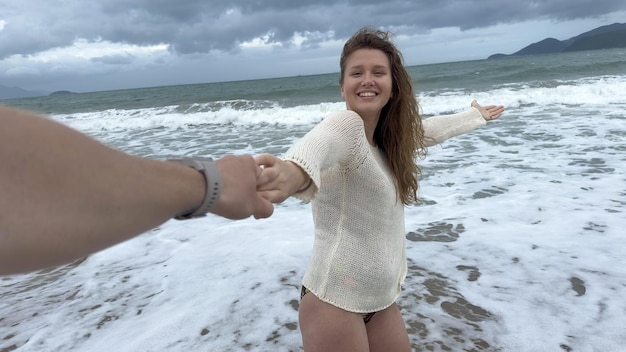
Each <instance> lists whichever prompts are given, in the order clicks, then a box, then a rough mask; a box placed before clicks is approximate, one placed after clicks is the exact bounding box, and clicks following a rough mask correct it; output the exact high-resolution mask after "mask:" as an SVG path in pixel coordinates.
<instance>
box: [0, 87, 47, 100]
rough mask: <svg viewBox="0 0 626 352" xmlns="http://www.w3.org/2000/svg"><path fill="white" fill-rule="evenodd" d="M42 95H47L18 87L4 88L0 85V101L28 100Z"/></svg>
mask: <svg viewBox="0 0 626 352" xmlns="http://www.w3.org/2000/svg"><path fill="white" fill-rule="evenodd" d="M44 95H48V92H36V91H31V90H26V89H22V88H19V87H6V86H3V85H0V99H17V98H29V97H40V96H44Z"/></svg>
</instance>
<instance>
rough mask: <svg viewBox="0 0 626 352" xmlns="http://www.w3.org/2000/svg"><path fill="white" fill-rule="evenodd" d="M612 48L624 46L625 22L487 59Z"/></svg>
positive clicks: (550, 40) (547, 40) (535, 44)
mask: <svg viewBox="0 0 626 352" xmlns="http://www.w3.org/2000/svg"><path fill="white" fill-rule="evenodd" d="M613 48H626V23H614V24H611V25H608V26H602V27H598V28H596V29H593V30H591V31H589V32H585V33H583V34H580V35H577V36H575V37H572V38H570V39H567V40H558V39H554V38H546V39H544V40H542V41H540V42H537V43H533V44H530V45H528V46H527V47H525V48H523V49H522V50H519V51H517V52H515V53H513V54H510V55H507V54H494V55H491V56H489V59H497V58H502V57H508V56H521V55H536V54H551V53H561V52H566V51H583V50H596V49H613Z"/></svg>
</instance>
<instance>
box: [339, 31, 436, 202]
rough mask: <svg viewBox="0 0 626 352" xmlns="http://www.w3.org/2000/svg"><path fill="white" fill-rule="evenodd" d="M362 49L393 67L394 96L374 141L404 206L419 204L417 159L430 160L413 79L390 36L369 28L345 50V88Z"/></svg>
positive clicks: (349, 40) (355, 35) (376, 130)
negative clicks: (384, 58) (354, 56)
mask: <svg viewBox="0 0 626 352" xmlns="http://www.w3.org/2000/svg"><path fill="white" fill-rule="evenodd" d="M359 49H376V50H380V51H382V52H383V53H385V54H386V55H387V57H388V58H389V63H390V65H391V75H392V76H391V77H392V95H391V98H390V99H389V102H388V103H387V104H386V105H385V106H384V107H383V109H382V111H381V113H380V117H379V119H378V124H377V125H376V129H375V130H374V141H375V142H376V144H377V145H378V147H379V148H380V149H381V151H382V152H383V154H384V155H385V156H386V158H387V162H388V163H389V167H390V169H391V173H392V174H393V176H394V177H395V180H396V183H397V190H398V196H399V197H400V200H401V201H402V203H403V204H405V205H408V204H411V203H413V202H416V201H417V190H418V187H419V186H418V178H419V176H420V175H421V170H420V168H419V166H418V165H417V159H418V158H423V157H425V156H426V146H425V144H424V127H423V126H422V118H421V116H420V114H419V105H418V103H417V98H416V97H415V93H414V92H413V86H412V84H411V77H410V75H409V73H408V72H407V70H406V68H405V67H404V59H403V57H402V53H400V51H399V50H398V49H397V48H396V46H395V45H394V44H393V43H392V42H391V40H390V33H389V32H385V31H381V30H378V29H373V28H369V27H365V28H362V29H360V30H359V31H358V32H356V33H355V34H354V35H353V36H352V37H351V38H350V39H348V41H347V42H346V43H345V45H344V47H343V51H342V53H341V59H340V60H339V66H340V68H341V78H340V81H339V82H340V84H343V80H344V74H345V70H346V63H347V60H348V58H349V56H350V55H351V54H352V53H353V52H355V51H356V50H359Z"/></svg>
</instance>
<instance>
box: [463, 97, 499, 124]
mask: <svg viewBox="0 0 626 352" xmlns="http://www.w3.org/2000/svg"><path fill="white" fill-rule="evenodd" d="M471 105H472V107H474V108H476V109H478V111H480V114H481V115H482V116H483V118H484V119H485V120H486V121H491V120H495V119H497V118H498V117H500V116H502V113H503V112H504V106H502V105H487V106H481V105H480V104H478V102H477V101H476V100H473V101H472V104H471Z"/></svg>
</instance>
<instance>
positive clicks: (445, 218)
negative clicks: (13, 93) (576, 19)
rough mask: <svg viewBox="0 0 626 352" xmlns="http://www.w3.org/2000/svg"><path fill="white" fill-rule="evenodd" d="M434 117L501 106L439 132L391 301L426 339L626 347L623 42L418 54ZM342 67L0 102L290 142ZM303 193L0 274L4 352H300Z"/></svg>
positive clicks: (167, 146)
mask: <svg viewBox="0 0 626 352" xmlns="http://www.w3.org/2000/svg"><path fill="white" fill-rule="evenodd" d="M409 70H410V72H411V75H412V77H413V80H414V81H413V83H414V86H415V90H416V94H417V95H418V98H419V101H420V106H421V109H422V113H423V116H424V117H425V118H427V117H428V116H431V115H435V114H445V113H452V112H457V111H461V110H464V109H466V108H467V107H469V104H470V102H471V100H472V99H477V100H478V101H479V102H480V103H482V104H484V105H486V104H502V105H505V106H506V112H505V114H504V116H503V117H501V118H500V119H499V120H496V121H493V122H490V123H489V124H488V125H487V126H485V127H483V128H480V129H478V130H476V131H473V132H472V133H469V134H466V135H463V136H459V137H456V138H454V139H451V140H448V141H446V142H445V143H443V144H442V145H438V146H435V147H432V148H430V149H429V151H428V156H427V158H426V159H425V160H422V161H421V162H420V165H421V167H422V170H423V175H422V177H421V179H420V193H419V197H420V200H421V201H420V203H419V204H416V205H411V206H408V207H407V208H406V231H407V234H406V237H407V240H406V245H407V257H408V261H409V263H408V264H409V272H408V277H407V279H406V282H405V284H404V289H403V293H402V295H401V296H400V298H399V300H398V304H399V305H400V307H401V309H402V313H403V316H404V318H405V321H406V325H407V328H408V330H409V334H410V339H411V343H412V345H413V348H414V350H415V351H503V352H509V351H524V352H526V351H527V352H536V351H565V352H569V351H574V352H583V351H602V352H611V351H614V352H618V351H624V348H625V347H624V346H626V299H625V297H626V231H625V228H626V174H625V170H626V169H625V166H624V165H626V50H624V49H617V50H599V51H586V52H575V53H563V54H551V55H541V56H526V57H511V58H506V59H501V60H478V61H466V62H454V63H443V64H433V65H421V66H411V67H409ZM338 79H339V76H338V74H337V73H331V74H322V75H314V76H298V77H286V78H275V79H265V80H252V81H238V82H223V83H207V84H197V85H182V86H171V87H155V88H142V89H131V90H118V91H104V92H92V93H80V94H69V95H53V96H47V97H39V98H28V99H19V100H6V101H3V102H2V103H4V104H8V105H13V106H19V107H24V108H28V109H33V110H36V111H39V112H41V113H44V114H46V115H49V116H50V118H52V119H55V120H58V121H60V122H62V123H65V124H67V125H69V126H71V127H73V128H75V129H77V130H79V131H82V132H83V133H86V134H88V135H90V136H92V137H93V138H95V139H97V140H99V141H101V142H102V143H105V144H107V145H110V146H112V147H114V148H118V149H120V150H124V151H126V152H128V153H132V154H137V155H143V156H146V157H152V158H166V157H169V156H177V155H192V154H194V155H203V156H212V157H220V156H222V155H224V154H228V153H234V154H242V153H247V154H253V155H254V154H259V153H264V152H268V153H274V154H278V155H280V154H281V153H284V152H285V151H286V150H287V149H288V148H289V146H291V145H292V144H293V143H294V142H295V141H296V140H297V139H298V138H300V137H301V136H302V135H304V134H305V133H306V132H307V131H308V130H310V129H311V128H312V127H313V126H314V125H315V124H316V123H318V122H319V121H321V120H322V119H323V118H324V117H325V116H326V115H328V114H329V113H331V112H333V111H336V110H338V109H343V108H345V106H344V104H343V103H342V101H341V96H340V94H339V86H338ZM312 242H313V226H312V219H311V209H310V204H308V203H303V202H300V201H298V200H295V199H288V200H287V201H286V202H284V203H283V204H280V205H277V206H276V210H275V213H274V215H273V216H272V217H271V218H268V219H263V220H254V219H246V220H240V221H231V220H227V219H223V218H220V217H217V216H208V217H206V218H202V219H198V220H194V221H186V222H180V221H175V220H172V221H169V222H167V223H165V224H163V225H161V226H159V227H158V228H155V229H153V230H151V231H149V232H147V233H145V234H143V235H141V236H138V237H136V238H134V239H132V240H129V241H127V242H124V243H121V244H119V245H116V246H114V247H111V248H109V249H106V250H103V251H101V252H99V253H95V254H93V255H90V256H89V257H87V258H84V259H82V260H79V261H77V262H75V263H71V264H69V265H65V266H61V267H57V268H50V269H47V270H42V271H38V272H33V273H27V274H23V275H14V276H5V277H2V278H0V352H8V351H19V352H27V351H81V352H91V351H129V352H131V351H132V352H138V351H301V350H302V347H301V338H300V333H299V330H298V313H297V309H298V299H299V288H300V280H301V277H302V275H303V272H304V270H305V267H306V265H307V260H308V257H309V254H310V251H311V247H312Z"/></svg>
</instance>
